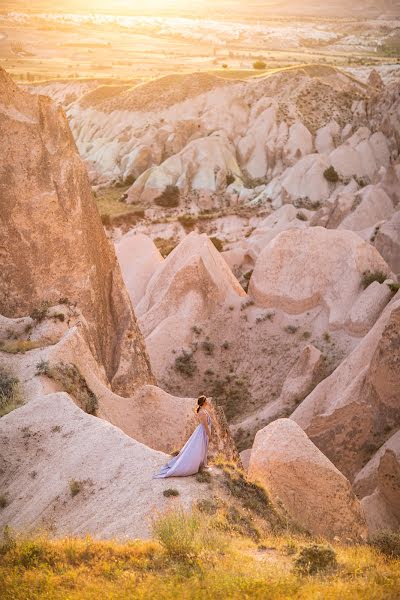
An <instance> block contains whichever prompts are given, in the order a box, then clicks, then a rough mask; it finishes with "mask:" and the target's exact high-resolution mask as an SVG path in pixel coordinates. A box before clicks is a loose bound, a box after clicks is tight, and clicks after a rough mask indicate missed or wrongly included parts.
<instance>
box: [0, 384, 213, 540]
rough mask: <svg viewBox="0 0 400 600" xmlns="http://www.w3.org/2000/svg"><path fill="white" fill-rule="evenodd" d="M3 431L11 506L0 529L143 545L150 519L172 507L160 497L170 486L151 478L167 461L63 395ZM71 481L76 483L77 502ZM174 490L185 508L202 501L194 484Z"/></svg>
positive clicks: (0, 467) (1, 460) (28, 410)
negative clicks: (138, 541)
mask: <svg viewBox="0 0 400 600" xmlns="http://www.w3.org/2000/svg"><path fill="white" fill-rule="evenodd" d="M0 432H1V436H0V473H1V475H0V486H1V489H2V492H3V493H4V494H6V496H7V499H8V502H9V503H8V505H7V506H6V507H5V508H4V509H3V510H2V511H1V513H0V527H1V528H3V527H4V526H5V525H9V526H10V527H11V528H12V529H14V530H17V531H21V532H23V533H24V534H27V533H29V532H35V531H38V530H43V529H44V530H49V531H50V532H51V533H52V534H53V535H59V536H65V535H71V536H85V535H92V536H94V537H97V538H118V539H134V538H146V537H149V536H150V535H151V518H152V515H153V514H154V512H155V511H156V510H162V509H167V508H168V507H171V506H174V502H171V500H168V499H166V498H165V497H164V496H163V490H165V489H166V488H168V487H171V483H170V481H169V480H168V479H166V480H162V479H161V480H160V479H158V480H157V479H152V475H153V474H154V473H155V472H157V471H158V469H159V468H160V467H161V465H163V464H164V463H165V462H166V461H167V460H168V458H169V457H168V456H167V455H166V454H163V453H161V452H156V451H155V450H151V449H150V448H148V447H146V446H144V445H143V444H141V443H139V442H137V441H136V440H134V439H132V438H130V437H128V436H127V435H126V434H125V433H123V432H122V431H121V430H120V429H118V428H117V427H114V426H113V425H111V424H110V423H107V422H106V421H104V420H102V419H98V418H96V417H93V416H90V415H87V414H86V413H84V412H83V411H82V410H80V409H79V408H78V407H77V406H75V404H74V403H73V402H72V400H71V398H70V397H69V396H68V395H67V394H65V393H54V394H49V395H47V396H44V397H37V398H36V399H34V400H32V401H31V402H29V403H28V404H27V405H26V406H23V407H21V408H19V409H17V410H15V411H13V412H12V413H10V414H8V415H6V416H5V417H2V419H1V420H0ZM61 465H62V468H60V467H61ZM72 480H75V481H78V482H80V484H81V491H80V492H79V493H78V494H77V495H76V496H74V497H72V496H71V492H70V487H69V486H70V482H71V481H72ZM174 487H175V488H176V489H177V490H178V491H179V494H180V495H179V502H180V503H181V504H182V505H183V506H184V507H186V508H190V507H191V505H192V503H193V502H194V501H195V500H197V499H199V498H202V497H204V495H206V494H207V490H206V489H205V488H204V486H202V485H200V484H198V483H197V482H196V480H195V478H194V477H188V478H181V479H177V480H175V481H174Z"/></svg>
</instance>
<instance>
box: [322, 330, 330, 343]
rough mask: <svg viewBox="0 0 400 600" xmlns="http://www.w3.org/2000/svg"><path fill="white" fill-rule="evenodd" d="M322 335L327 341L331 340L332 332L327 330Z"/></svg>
mask: <svg viewBox="0 0 400 600" xmlns="http://www.w3.org/2000/svg"><path fill="white" fill-rule="evenodd" d="M322 337H323V338H324V340H325V342H330V341H331V334H330V333H329V331H325V333H324V335H323V336H322Z"/></svg>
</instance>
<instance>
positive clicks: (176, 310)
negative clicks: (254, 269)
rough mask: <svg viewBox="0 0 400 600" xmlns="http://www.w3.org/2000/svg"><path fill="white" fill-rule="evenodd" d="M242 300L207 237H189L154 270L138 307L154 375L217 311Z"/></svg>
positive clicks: (239, 288)
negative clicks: (199, 324) (217, 308)
mask: <svg viewBox="0 0 400 600" xmlns="http://www.w3.org/2000/svg"><path fill="white" fill-rule="evenodd" d="M243 296H245V292H244V291H243V289H242V288H241V286H240V284H239V283H238V281H237V280H236V279H235V277H234V276H233V275H232V272H231V271H230V270H229V268H228V266H227V265H226V263H225V261H224V260H223V259H222V258H221V256H220V255H219V253H218V251H217V250H216V248H215V247H214V245H213V244H212V242H211V241H210V240H209V239H208V237H207V236H206V235H198V234H196V233H191V234H190V235H188V236H187V237H186V238H185V239H184V240H183V241H182V242H181V243H180V244H179V245H178V246H177V247H176V248H175V249H174V250H173V251H172V252H171V254H169V255H168V257H167V258H166V259H165V261H164V262H163V263H162V264H161V265H160V266H159V268H158V269H157V270H156V271H155V273H154V274H153V276H152V278H151V279H150V281H149V284H148V286H147V289H146V293H145V295H144V297H143V298H142V300H141V301H140V303H139V304H138V306H137V314H138V317H139V322H140V327H141V329H142V332H143V334H144V336H145V338H146V344H147V348H148V351H149V354H150V355H151V361H152V366H153V369H154V371H155V373H158V374H160V375H161V373H162V371H163V368H164V365H165V358H166V356H165V355H167V356H168V355H170V354H171V352H172V351H173V350H174V349H176V348H182V347H185V345H186V344H187V343H188V340H189V339H191V330H192V328H193V327H195V326H196V324H197V323H199V322H202V321H203V320H205V319H207V318H208V317H209V316H210V315H211V314H212V313H213V312H214V311H215V309H216V307H218V306H220V305H222V304H225V303H227V302H228V301H229V300H232V299H239V298H240V297H243Z"/></svg>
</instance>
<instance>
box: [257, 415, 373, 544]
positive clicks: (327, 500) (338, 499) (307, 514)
mask: <svg viewBox="0 0 400 600" xmlns="http://www.w3.org/2000/svg"><path fill="white" fill-rule="evenodd" d="M248 474H249V476H250V477H251V478H252V479H254V480H258V481H261V482H262V483H263V484H264V485H265V486H266V487H267V489H268V491H269V492H270V494H271V497H272V498H273V500H274V501H275V502H278V501H279V502H281V503H282V504H283V506H284V508H285V509H286V511H287V512H288V514H289V515H290V517H291V518H292V519H293V520H294V521H295V522H297V523H298V524H299V525H301V526H302V527H304V528H305V529H307V530H308V531H310V532H312V533H313V534H314V535H320V536H322V537H326V538H329V539H333V538H334V537H338V538H340V539H341V540H343V541H346V540H361V539H363V538H365V536H366V525H365V520H364V516H363V513H362V509H361V507H360V503H359V501H358V500H357V498H356V497H355V495H354V493H353V491H352V489H351V485H350V483H349V482H348V481H347V479H346V478H345V477H344V475H342V473H340V471H338V469H337V468H336V467H335V466H334V465H333V464H332V463H331V462H330V460H329V459H328V458H326V456H324V455H323V454H322V452H320V451H319V450H318V448H317V447H316V446H314V444H313V443H312V442H311V441H310V440H309V439H308V437H307V435H306V434H305V433H304V431H302V429H301V428H300V427H299V426H298V425H296V424H295V423H294V422H293V421H291V420H289V419H278V420H277V421H274V422H273V423H270V424H269V425H267V427H265V428H264V429H261V430H260V431H259V432H258V433H257V435H256V437H255V440H254V445H253V448H252V451H251V456H250V464H249V468H248Z"/></svg>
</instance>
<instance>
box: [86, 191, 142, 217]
mask: <svg viewBox="0 0 400 600" xmlns="http://www.w3.org/2000/svg"><path fill="white" fill-rule="evenodd" d="M129 187H130V186H129V185H123V186H120V187H119V186H112V187H108V188H104V189H102V190H99V191H97V192H95V194H94V195H95V200H96V204H97V208H98V210H99V213H100V217H101V220H102V222H103V224H104V225H106V226H119V225H122V224H123V223H128V224H135V223H136V222H137V221H138V220H140V219H142V218H143V217H144V210H143V207H141V206H138V205H137V204H135V205H132V204H126V203H125V202H121V198H122V196H124V194H125V193H126V191H127V190H128V189H129Z"/></svg>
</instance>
